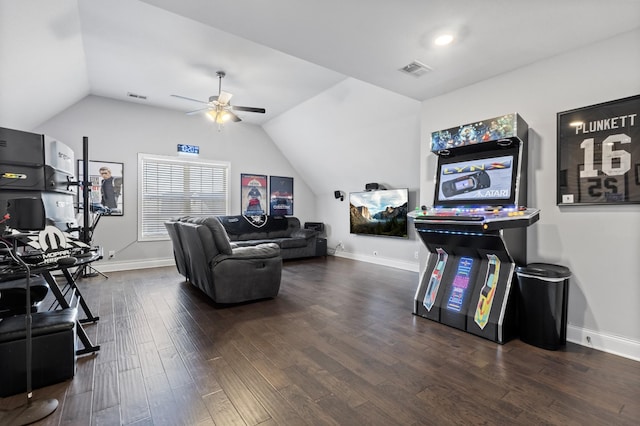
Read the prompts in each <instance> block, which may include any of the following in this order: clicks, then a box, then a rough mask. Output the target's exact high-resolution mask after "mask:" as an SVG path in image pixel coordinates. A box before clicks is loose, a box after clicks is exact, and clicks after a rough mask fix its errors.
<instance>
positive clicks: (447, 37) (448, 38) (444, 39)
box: [433, 34, 453, 46]
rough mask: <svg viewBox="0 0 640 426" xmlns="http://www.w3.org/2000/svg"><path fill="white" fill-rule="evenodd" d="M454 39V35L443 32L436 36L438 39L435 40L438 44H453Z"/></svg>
mask: <svg viewBox="0 0 640 426" xmlns="http://www.w3.org/2000/svg"><path fill="white" fill-rule="evenodd" d="M452 41H453V35H451V34H442V35H439V36H438V37H436V39H435V40H434V41H433V42H434V43H435V44H436V46H446V45H448V44H451V42H452Z"/></svg>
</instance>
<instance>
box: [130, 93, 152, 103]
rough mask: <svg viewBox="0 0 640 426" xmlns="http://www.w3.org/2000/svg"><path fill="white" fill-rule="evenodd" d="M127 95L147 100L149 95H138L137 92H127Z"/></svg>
mask: <svg viewBox="0 0 640 426" xmlns="http://www.w3.org/2000/svg"><path fill="white" fill-rule="evenodd" d="M127 96H128V97H130V98H136V99H141V100H143V101H146V100H147V97H146V96H145V95H138V94H136V93H131V92H127Z"/></svg>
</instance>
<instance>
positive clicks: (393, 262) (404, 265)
mask: <svg viewBox="0 0 640 426" xmlns="http://www.w3.org/2000/svg"><path fill="white" fill-rule="evenodd" d="M329 254H333V255H334V256H336V257H344V258H346V259H352V260H359V261H361V262H368V263H375V264H376V265H383V266H389V267H391V268H398V269H403V270H405V271H410V272H420V265H419V264H418V261H417V260H416V261H415V262H406V261H403V260H397V259H389V258H385V257H379V256H365V255H362V254H354V253H347V252H346V251H336V252H334V253H329Z"/></svg>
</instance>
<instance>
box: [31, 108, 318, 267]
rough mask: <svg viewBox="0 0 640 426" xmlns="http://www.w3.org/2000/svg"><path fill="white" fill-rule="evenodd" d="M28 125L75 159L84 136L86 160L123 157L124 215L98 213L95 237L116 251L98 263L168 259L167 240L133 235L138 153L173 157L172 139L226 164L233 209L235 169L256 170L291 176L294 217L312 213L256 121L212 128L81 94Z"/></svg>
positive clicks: (311, 197)
mask: <svg viewBox="0 0 640 426" xmlns="http://www.w3.org/2000/svg"><path fill="white" fill-rule="evenodd" d="M32 130H33V131H35V132H38V133H44V134H47V135H49V136H52V137H54V138H56V139H58V140H60V141H62V142H64V143H66V144H67V145H69V146H70V147H72V148H73V150H74V151H75V154H76V158H78V159H79V158H81V156H82V137H83V136H87V137H88V138H89V159H90V160H94V161H115V162H123V163H124V191H123V192H124V216H122V217H118V216H113V217H107V216H105V217H103V218H102V219H101V220H100V222H99V224H98V227H97V229H96V232H95V236H94V237H95V238H94V241H95V243H97V244H98V245H100V246H102V247H103V248H104V251H105V253H107V252H108V251H109V250H115V251H116V252H117V253H116V257H115V258H114V259H112V260H103V261H101V262H99V263H100V264H99V265H97V266H98V268H99V269H100V268H102V269H103V270H114V269H117V268H122V267H123V266H124V267H136V266H141V265H143V264H144V265H147V266H153V265H160V264H172V263H173V254H172V251H171V243H170V242H169V241H161V242H137V241H136V238H137V217H138V216H137V207H138V186H137V185H138V183H137V173H138V171H137V167H138V166H137V165H138V163H137V162H138V158H137V154H138V153H139V152H142V153H152V154H159V155H169V156H175V155H177V153H176V150H177V147H176V145H177V144H178V143H186V144H190V145H199V146H200V158H203V159H210V160H220V161H228V162H230V163H231V173H230V190H231V201H230V202H231V206H230V208H231V209H230V214H240V208H241V197H240V173H256V174H264V175H272V176H290V177H293V178H294V191H295V194H294V196H295V200H294V203H295V204H294V213H295V216H296V217H298V218H299V219H300V220H301V221H302V222H304V221H310V220H311V221H312V220H318V216H317V214H316V204H315V203H316V198H315V194H314V193H313V191H312V190H311V189H310V188H309V187H308V186H307V184H306V183H305V182H304V181H303V180H302V178H301V177H300V175H299V174H298V173H297V172H296V171H295V170H293V168H292V167H291V164H289V162H288V161H287V160H286V159H285V157H284V156H283V155H282V153H281V152H280V151H279V150H278V148H277V147H276V146H275V145H274V144H273V142H272V141H271V139H270V138H269V137H268V136H267V134H266V133H265V132H264V130H262V128H261V127H259V126H255V125H251V124H247V123H244V122H242V123H229V124H227V125H225V126H224V128H223V129H222V131H220V132H218V127H217V125H215V124H214V123H212V122H210V121H209V120H207V119H206V118H205V117H203V116H186V115H185V114H183V113H181V112H178V111H172V110H166V109H161V108H154V107H148V106H145V105H140V104H136V103H131V102H121V101H116V100H112V99H107V98H102V97H97V96H88V97H86V98H85V99H83V100H82V101H80V102H78V103H77V104H75V105H73V106H72V107H70V108H68V109H67V110H65V111H63V112H62V113H60V114H58V115H57V116H55V117H54V118H53V119H51V120H49V121H47V122H45V123H43V124H41V125H40V126H38V127H37V128H36V129H32Z"/></svg>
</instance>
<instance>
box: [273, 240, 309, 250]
mask: <svg viewBox="0 0 640 426" xmlns="http://www.w3.org/2000/svg"><path fill="white" fill-rule="evenodd" d="M275 242H276V243H278V245H279V246H280V248H282V249H289V248H300V247H306V245H307V240H306V239H304V238H279V239H277V240H276V241H275Z"/></svg>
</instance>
